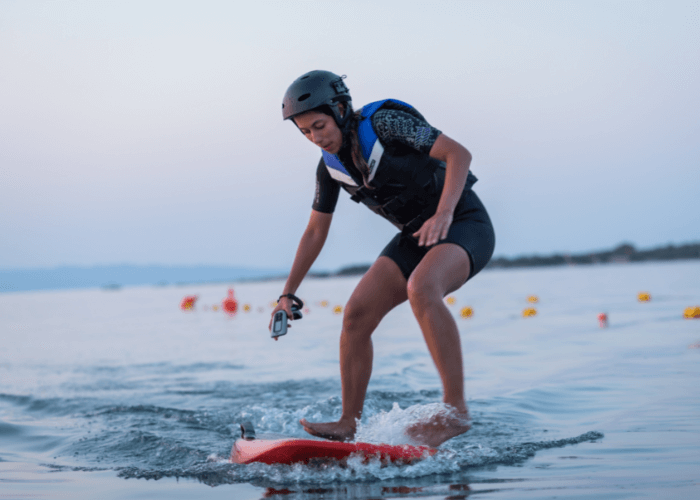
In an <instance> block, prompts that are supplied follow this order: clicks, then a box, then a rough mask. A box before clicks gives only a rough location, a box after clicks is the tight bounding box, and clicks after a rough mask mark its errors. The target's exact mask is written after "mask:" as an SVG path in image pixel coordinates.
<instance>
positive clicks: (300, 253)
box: [270, 210, 333, 328]
mask: <svg viewBox="0 0 700 500" xmlns="http://www.w3.org/2000/svg"><path fill="white" fill-rule="evenodd" d="M332 219H333V214H327V213H323V212H319V211H317V210H311V217H310V218H309V223H308V225H307V226H306V230H305V231H304V234H303V235H302V237H301V241H300V242H299V247H298V248H297V253H296V256H295V257H294V263H293V264H292V269H291V271H290V272H289V277H288V278H287V283H286V284H285V285H284V289H283V291H282V294H287V293H295V292H296V291H297V288H299V285H300V284H301V281H302V280H303V279H304V276H306V273H308V272H309V269H311V265H312V264H313V263H314V261H315V260H316V257H318V254H319V253H321V249H322V248H323V245H324V243H325V242H326V237H327V236H328V229H329V228H330V227H331V220H332ZM280 309H284V310H285V311H286V312H287V316H289V317H290V318H291V317H292V300H291V299H289V298H286V297H282V298H281V299H280V301H279V304H277V307H276V308H275V310H274V311H272V316H273V317H274V315H275V313H276V312H277V311H279V310H280ZM270 328H272V321H270Z"/></svg>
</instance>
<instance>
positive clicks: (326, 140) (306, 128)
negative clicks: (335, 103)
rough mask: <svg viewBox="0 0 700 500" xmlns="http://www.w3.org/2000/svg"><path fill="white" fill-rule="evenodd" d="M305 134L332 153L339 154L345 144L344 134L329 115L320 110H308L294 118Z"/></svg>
mask: <svg viewBox="0 0 700 500" xmlns="http://www.w3.org/2000/svg"><path fill="white" fill-rule="evenodd" d="M293 120H294V122H295V123H296V124H297V127H299V130H301V133H302V134H304V136H305V137H306V138H307V139H308V140H310V141H311V142H313V143H314V144H316V145H317V146H318V147H320V148H322V149H324V150H325V151H328V152H329V153H331V154H337V153H338V151H340V147H341V146H342V145H343V134H342V133H341V131H340V128H339V127H338V125H337V124H336V123H335V120H334V119H333V118H331V117H330V116H328V115H325V114H323V113H319V112H318V111H307V112H306V113H302V114H300V115H297V116H295V117H294V118H293Z"/></svg>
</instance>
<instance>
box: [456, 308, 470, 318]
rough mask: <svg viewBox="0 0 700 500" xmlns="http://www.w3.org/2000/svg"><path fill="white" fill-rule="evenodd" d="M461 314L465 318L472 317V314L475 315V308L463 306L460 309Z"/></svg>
mask: <svg viewBox="0 0 700 500" xmlns="http://www.w3.org/2000/svg"><path fill="white" fill-rule="evenodd" d="M459 315H460V316H461V317H462V318H464V319H466V318H471V317H472V316H474V309H472V308H471V307H463V308H462V309H461V310H460V311H459Z"/></svg>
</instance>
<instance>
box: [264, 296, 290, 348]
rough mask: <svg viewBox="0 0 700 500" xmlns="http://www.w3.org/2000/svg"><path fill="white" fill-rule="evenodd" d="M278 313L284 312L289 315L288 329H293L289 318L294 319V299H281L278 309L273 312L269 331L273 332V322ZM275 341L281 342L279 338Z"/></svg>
mask: <svg viewBox="0 0 700 500" xmlns="http://www.w3.org/2000/svg"><path fill="white" fill-rule="evenodd" d="M277 311H284V312H286V313H287V321H288V323H287V328H291V327H292V325H291V323H289V321H291V320H290V319H289V318H292V317H293V316H292V299H290V298H289V297H280V300H279V302H278V303H277V307H275V308H274V309H273V310H272V316H271V317H270V325H269V327H268V328H269V330H270V331H272V322H273V320H274V319H275V314H276V313H277ZM275 340H279V337H275Z"/></svg>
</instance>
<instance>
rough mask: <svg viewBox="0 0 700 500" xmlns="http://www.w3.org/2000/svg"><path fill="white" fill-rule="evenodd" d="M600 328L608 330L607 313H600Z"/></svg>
mask: <svg viewBox="0 0 700 500" xmlns="http://www.w3.org/2000/svg"><path fill="white" fill-rule="evenodd" d="M598 326H600V327H601V328H607V326H608V315H607V314H605V313H600V314H599V315H598Z"/></svg>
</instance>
